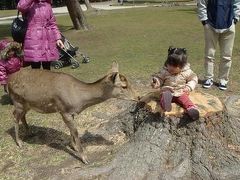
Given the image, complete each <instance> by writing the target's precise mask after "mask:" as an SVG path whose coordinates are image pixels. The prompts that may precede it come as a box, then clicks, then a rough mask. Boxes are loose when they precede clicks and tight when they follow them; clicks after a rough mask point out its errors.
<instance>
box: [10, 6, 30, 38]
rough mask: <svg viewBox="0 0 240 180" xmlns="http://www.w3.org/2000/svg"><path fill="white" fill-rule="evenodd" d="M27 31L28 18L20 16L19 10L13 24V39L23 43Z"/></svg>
mask: <svg viewBox="0 0 240 180" xmlns="http://www.w3.org/2000/svg"><path fill="white" fill-rule="evenodd" d="M26 31H27V20H26V18H24V17H23V18H20V17H19V11H18V13H17V17H16V18H15V19H14V20H13V22H12V26H11V33H12V38H13V40H14V41H16V42H19V43H23V42H24V38H25V34H26Z"/></svg>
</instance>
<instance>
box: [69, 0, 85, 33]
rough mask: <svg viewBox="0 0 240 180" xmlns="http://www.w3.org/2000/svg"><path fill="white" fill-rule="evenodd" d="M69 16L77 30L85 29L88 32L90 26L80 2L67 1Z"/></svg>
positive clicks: (75, 0) (74, 0)
mask: <svg viewBox="0 0 240 180" xmlns="http://www.w3.org/2000/svg"><path fill="white" fill-rule="evenodd" d="M66 5H67V8H68V12H69V15H70V17H71V20H72V22H73V26H74V28H75V29H76V30H79V29H84V30H88V24H87V20H86V17H85V16H84V13H83V10H82V8H81V6H80V4H79V2H78V0H66Z"/></svg>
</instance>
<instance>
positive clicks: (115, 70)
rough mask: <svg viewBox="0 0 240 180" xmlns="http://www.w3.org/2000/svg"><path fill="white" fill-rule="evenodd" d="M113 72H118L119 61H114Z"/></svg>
mask: <svg viewBox="0 0 240 180" xmlns="http://www.w3.org/2000/svg"><path fill="white" fill-rule="evenodd" d="M112 72H118V63H117V62H116V61H114V62H113V63H112Z"/></svg>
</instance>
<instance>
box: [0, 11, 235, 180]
mask: <svg viewBox="0 0 240 180" xmlns="http://www.w3.org/2000/svg"><path fill="white" fill-rule="evenodd" d="M87 19H88V23H89V24H90V26H91V30H90V31H75V30H71V26H72V25H71V21H70V18H69V17H68V16H58V17H57V23H58V25H59V27H60V29H61V31H62V32H63V34H64V35H65V36H66V37H67V38H68V39H69V40H70V41H71V42H72V43H73V44H74V45H76V46H79V47H80V50H82V52H84V53H87V55H88V56H90V58H91V62H90V63H89V64H81V66H80V68H78V69H71V68H69V67H66V68H63V69H61V70H60V71H63V72H66V73H69V74H72V75H74V76H76V77H77V78H79V79H81V80H83V81H87V82H92V81H94V80H97V79H98V78H100V77H102V76H103V75H105V74H106V72H107V71H108V69H109V67H110V65H111V63H112V61H114V60H117V61H118V62H119V65H120V71H121V72H122V73H123V74H125V75H126V76H127V77H128V78H129V79H130V80H131V81H132V82H133V84H137V83H138V82H141V83H143V84H145V85H146V86H149V80H150V75H151V74H152V73H154V72H157V71H158V70H159V69H160V67H161V66H162V65H163V63H164V61H165V59H166V55H167V49H168V47H169V46H170V45H174V46H177V47H185V48H187V50H188V54H189V62H190V63H191V65H192V69H193V70H194V71H195V72H196V73H197V74H198V75H199V78H200V79H201V78H203V53H204V37H203V28H202V25H201V23H200V22H199V20H198V18H197V15H196V9H195V8H194V7H173V8H157V7H150V8H141V9H126V10H116V11H100V12H98V13H97V14H87ZM8 29H9V26H6V25H4V26H3V25H0V38H3V37H7V36H10V33H9V30H8ZM239 50H240V35H239V26H237V29H236V39H235V46H234V50H233V65H232V69H231V75H230V82H229V89H228V90H227V91H225V92H223V91H219V90H218V89H217V88H213V89H211V90H203V89H202V88H201V87H200V85H199V87H198V88H197V90H198V91H205V92H209V93H211V94H214V95H216V96H218V97H220V98H221V99H224V98H225V97H226V96H227V95H231V94H239V92H240V80H239V79H240V74H239V67H240V54H239ZM218 56H219V53H218V54H217V56H216V57H218ZM218 63H219V58H216V64H217V65H218ZM216 70H217V69H216ZM216 74H217V73H216ZM136 88H137V87H136ZM1 95H3V91H2V88H1V90H0V96H1ZM4 99H5V98H3V100H1V103H2V104H0V114H1V116H0V117H1V123H0V157H1V158H0V179H1V178H3V179H16V177H21V178H27V179H28V178H29V179H32V174H34V171H37V170H39V169H40V170H42V171H44V168H43V167H46V168H47V167H54V166H55V165H56V164H59V163H61V162H63V161H64V160H66V159H68V158H69V154H67V153H66V152H64V151H59V150H57V149H52V148H49V147H48V146H46V145H42V144H35V143H34V142H33V140H30V141H29V143H27V144H25V146H24V148H23V149H21V150H19V149H18V148H17V146H16V144H15V142H14V141H13V139H12V138H11V136H10V135H9V132H10V134H11V133H12V129H11V128H12V127H13V125H14V124H13V121H12V119H13V117H12V114H11V113H12V106H11V105H8V104H7V105H4V103H6V100H4ZM27 118H28V119H29V123H30V124H32V125H36V126H42V127H50V128H51V127H52V128H53V129H57V130H58V131H64V132H67V133H68V130H67V129H66V127H65V126H64V124H63V122H61V123H59V120H58V119H59V118H60V116H59V115H40V114H37V113H35V112H31V113H30V114H29V115H28V116H27ZM42 119H45V120H44V121H41V120H42ZM49 119H51V121H48V120H49ZM56 127H57V128H56ZM54 138H55V137H54ZM56 139H57V138H56ZM21 178H20V179H21Z"/></svg>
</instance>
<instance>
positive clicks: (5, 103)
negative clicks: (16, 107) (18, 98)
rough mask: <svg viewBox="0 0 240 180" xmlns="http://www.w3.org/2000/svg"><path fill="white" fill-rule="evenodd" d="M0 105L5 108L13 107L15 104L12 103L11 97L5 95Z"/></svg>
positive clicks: (0, 100)
mask: <svg viewBox="0 0 240 180" xmlns="http://www.w3.org/2000/svg"><path fill="white" fill-rule="evenodd" d="M0 104H1V105H3V106H4V105H9V104H11V105H12V104H13V102H12V100H11V98H10V97H9V95H7V94H4V95H3V96H2V97H1V99H0Z"/></svg>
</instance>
